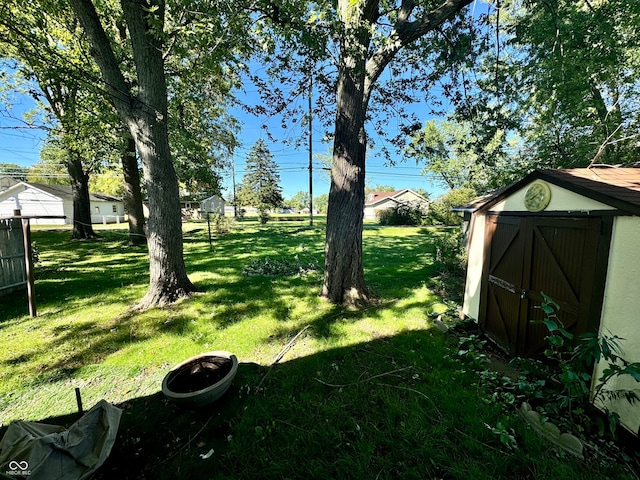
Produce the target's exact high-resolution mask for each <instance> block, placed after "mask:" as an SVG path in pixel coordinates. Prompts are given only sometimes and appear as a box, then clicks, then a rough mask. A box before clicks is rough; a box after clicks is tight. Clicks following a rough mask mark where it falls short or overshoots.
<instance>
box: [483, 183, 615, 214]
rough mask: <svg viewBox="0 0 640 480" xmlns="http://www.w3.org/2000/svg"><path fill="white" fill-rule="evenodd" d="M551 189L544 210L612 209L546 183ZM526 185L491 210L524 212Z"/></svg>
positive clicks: (582, 210) (580, 210)
mask: <svg viewBox="0 0 640 480" xmlns="http://www.w3.org/2000/svg"><path fill="white" fill-rule="evenodd" d="M547 185H549V188H550V189H551V201H550V202H549V205H548V206H547V208H545V211H546V212H548V211H557V212H567V211H577V212H588V211H591V210H613V207H611V206H609V205H605V204H604V203H600V202H597V201H595V200H592V199H590V198H587V197H583V196H582V195H578V194H577V193H574V192H572V191H570V190H566V189H564V188H561V187H558V186H556V185H553V184H552V183H547ZM527 187H528V185H527V186H525V187H524V188H521V189H520V190H518V191H517V192H515V193H513V194H512V195H509V196H508V197H507V198H505V199H504V200H503V201H502V202H499V203H497V204H496V205H494V206H493V207H492V208H491V211H492V212H526V211H527V209H526V208H525V206H524V193H525V192H526V190H527Z"/></svg>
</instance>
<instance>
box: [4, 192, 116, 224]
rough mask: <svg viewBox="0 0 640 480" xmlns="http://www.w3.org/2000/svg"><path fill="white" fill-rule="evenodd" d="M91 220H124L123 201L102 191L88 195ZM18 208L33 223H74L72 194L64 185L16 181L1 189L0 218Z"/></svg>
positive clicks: (7, 215) (11, 213) (111, 221)
mask: <svg viewBox="0 0 640 480" xmlns="http://www.w3.org/2000/svg"><path fill="white" fill-rule="evenodd" d="M89 200H90V202H91V223H119V222H122V221H124V202H123V201H122V200H120V199H119V198H115V197H112V196H109V195H104V194H101V193H93V194H90V195H89ZM15 210H20V212H21V214H22V215H23V216H25V217H26V216H28V217H47V216H55V217H63V216H64V217H65V218H33V219H32V220H31V223H33V224H46V225H59V224H65V223H67V224H70V223H72V222H73V195H72V192H71V187H70V186H67V185H44V184H37V183H26V182H18V183H16V184H15V185H13V186H11V187H9V188H7V189H6V190H3V191H1V192H0V217H10V216H12V215H13V214H14V211H15Z"/></svg>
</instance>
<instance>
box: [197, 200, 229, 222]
mask: <svg viewBox="0 0 640 480" xmlns="http://www.w3.org/2000/svg"><path fill="white" fill-rule="evenodd" d="M200 212H201V215H204V216H205V217H206V214H207V213H217V214H218V215H224V213H225V207H224V199H223V198H222V197H221V196H220V195H212V196H211V197H209V198H205V199H204V200H202V202H200Z"/></svg>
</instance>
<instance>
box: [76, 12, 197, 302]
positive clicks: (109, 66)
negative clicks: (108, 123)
mask: <svg viewBox="0 0 640 480" xmlns="http://www.w3.org/2000/svg"><path fill="white" fill-rule="evenodd" d="M70 3H71V6H72V8H73V10H74V11H75V13H76V15H77V17H78V20H79V21H80V23H81V25H82V27H83V29H84V31H85V33H86V35H87V37H88V40H89V42H90V44H91V53H92V55H93V57H94V59H95V60H96V63H97V64H98V66H99V67H100V71H101V73H102V76H103V78H104V80H105V84H106V87H107V89H108V91H109V95H110V97H111V100H112V101H113V104H114V106H115V107H116V109H117V111H118V113H119V114H120V116H121V117H122V119H123V121H124V122H125V124H126V125H127V127H128V128H129V131H130V132H131V136H132V137H133V139H134V141H135V144H136V149H137V151H138V153H139V155H140V159H141V161H142V168H143V172H144V178H145V182H146V185H147V193H148V196H149V224H148V228H147V244H148V246H149V290H148V291H147V294H146V295H145V297H144V298H143V299H142V300H141V301H140V303H139V304H138V305H137V306H138V308H143V309H144V308H149V307H153V306H161V305H164V304H167V303H171V302H174V301H175V300H177V299H178V298H181V297H187V296H189V295H190V294H191V292H194V291H195V287H194V286H193V284H192V283H191V281H190V280H189V277H188V276H187V270H186V266H185V263H184V257H183V243H182V219H181V215H180V197H179V192H178V180H177V177H176V173H175V170H174V167H173V160H172V157H171V151H170V148H169V138H168V130H167V84H166V79H165V76H164V59H163V57H162V51H163V49H162V40H161V37H162V34H161V33H158V32H157V30H158V27H159V26H160V27H161V26H163V25H164V7H165V4H164V1H163V0H144V1H140V0H121V1H120V4H121V5H122V11H123V13H124V17H125V21H126V24H127V28H128V31H129V37H130V42H131V49H132V52H133V61H134V64H135V67H136V75H137V88H136V90H135V91H136V92H137V94H134V90H133V89H132V88H131V86H130V85H129V84H128V83H127V81H126V80H125V77H124V75H123V73H122V71H121V70H120V64H119V62H118V60H117V58H116V56H115V54H114V51H113V48H112V46H111V43H110V41H109V38H108V36H107V35H106V33H105V31H104V28H103V26H102V24H101V22H100V18H99V17H98V14H97V12H96V10H95V8H94V6H93V3H92V2H90V1H88V0H70Z"/></svg>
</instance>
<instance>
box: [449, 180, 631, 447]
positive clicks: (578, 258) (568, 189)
mask: <svg viewBox="0 0 640 480" xmlns="http://www.w3.org/2000/svg"><path fill="white" fill-rule="evenodd" d="M455 210H457V211H460V212H463V213H464V214H465V225H466V226H467V227H468V264H467V273H466V283H465V292H464V305H463V313H464V315H466V316H468V317H470V318H474V319H476V320H477V322H478V324H479V326H480V328H481V330H482V331H483V332H485V333H486V334H487V335H488V336H489V337H491V338H492V339H493V340H494V341H495V342H496V344H497V345H499V346H500V347H501V348H502V349H504V350H505V351H506V352H508V353H510V354H512V355H518V356H531V355H535V354H536V353H538V352H540V350H541V349H542V348H543V346H544V344H545V336H546V335H547V330H546V328H545V326H544V325H543V324H541V323H539V322H537V320H541V319H542V316H543V314H542V312H541V310H540V308H539V305H540V303H541V302H542V296H541V295H540V292H544V293H545V294H547V295H549V296H550V297H552V298H553V299H554V300H555V301H556V302H558V304H559V305H560V311H559V312H558V313H559V317H560V319H561V320H562V321H563V323H564V325H565V327H566V328H567V329H568V330H569V331H570V332H572V333H574V334H577V335H579V334H580V333H583V332H589V331H590V332H596V331H597V332H600V333H607V334H614V335H618V336H619V337H622V338H623V339H624V341H623V342H622V347H623V349H624V352H625V353H624V358H626V359H627V360H629V361H631V362H640V329H639V328H638V322H639V318H640V168H590V169H586V168H583V169H569V170H543V171H535V172H533V173H531V174H529V175H527V176H526V177H525V178H523V179H522V180H520V181H518V182H516V183H514V184H512V185H509V186H508V187H506V188H503V189H501V190H499V191H497V192H495V193H494V194H492V195H488V196H485V197H482V198H479V199H476V200H474V201H473V202H470V203H468V204H466V205H463V206H461V207H458V208H456V209H455ZM605 367H606V365H596V366H595V372H594V375H593V378H594V379H597V378H599V377H600V375H601V371H602V369H603V368H605ZM616 382H618V383H617V384H615V385H610V386H609V387H610V388H614V389H615V388H627V389H628V388H637V387H638V384H637V382H635V380H633V379H632V378H630V377H629V378H626V379H625V378H623V377H620V378H619V379H617V380H616ZM595 387H596V385H592V390H593V389H594V388H595ZM607 407H608V408H609V409H611V410H613V411H615V412H617V413H618V414H619V415H620V419H621V423H622V425H623V426H625V427H626V428H627V429H628V430H630V431H631V432H633V433H634V434H638V433H640V432H639V429H640V405H638V404H635V405H633V406H632V405H630V404H629V403H628V402H626V400H620V401H616V402H609V403H608V404H607Z"/></svg>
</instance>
